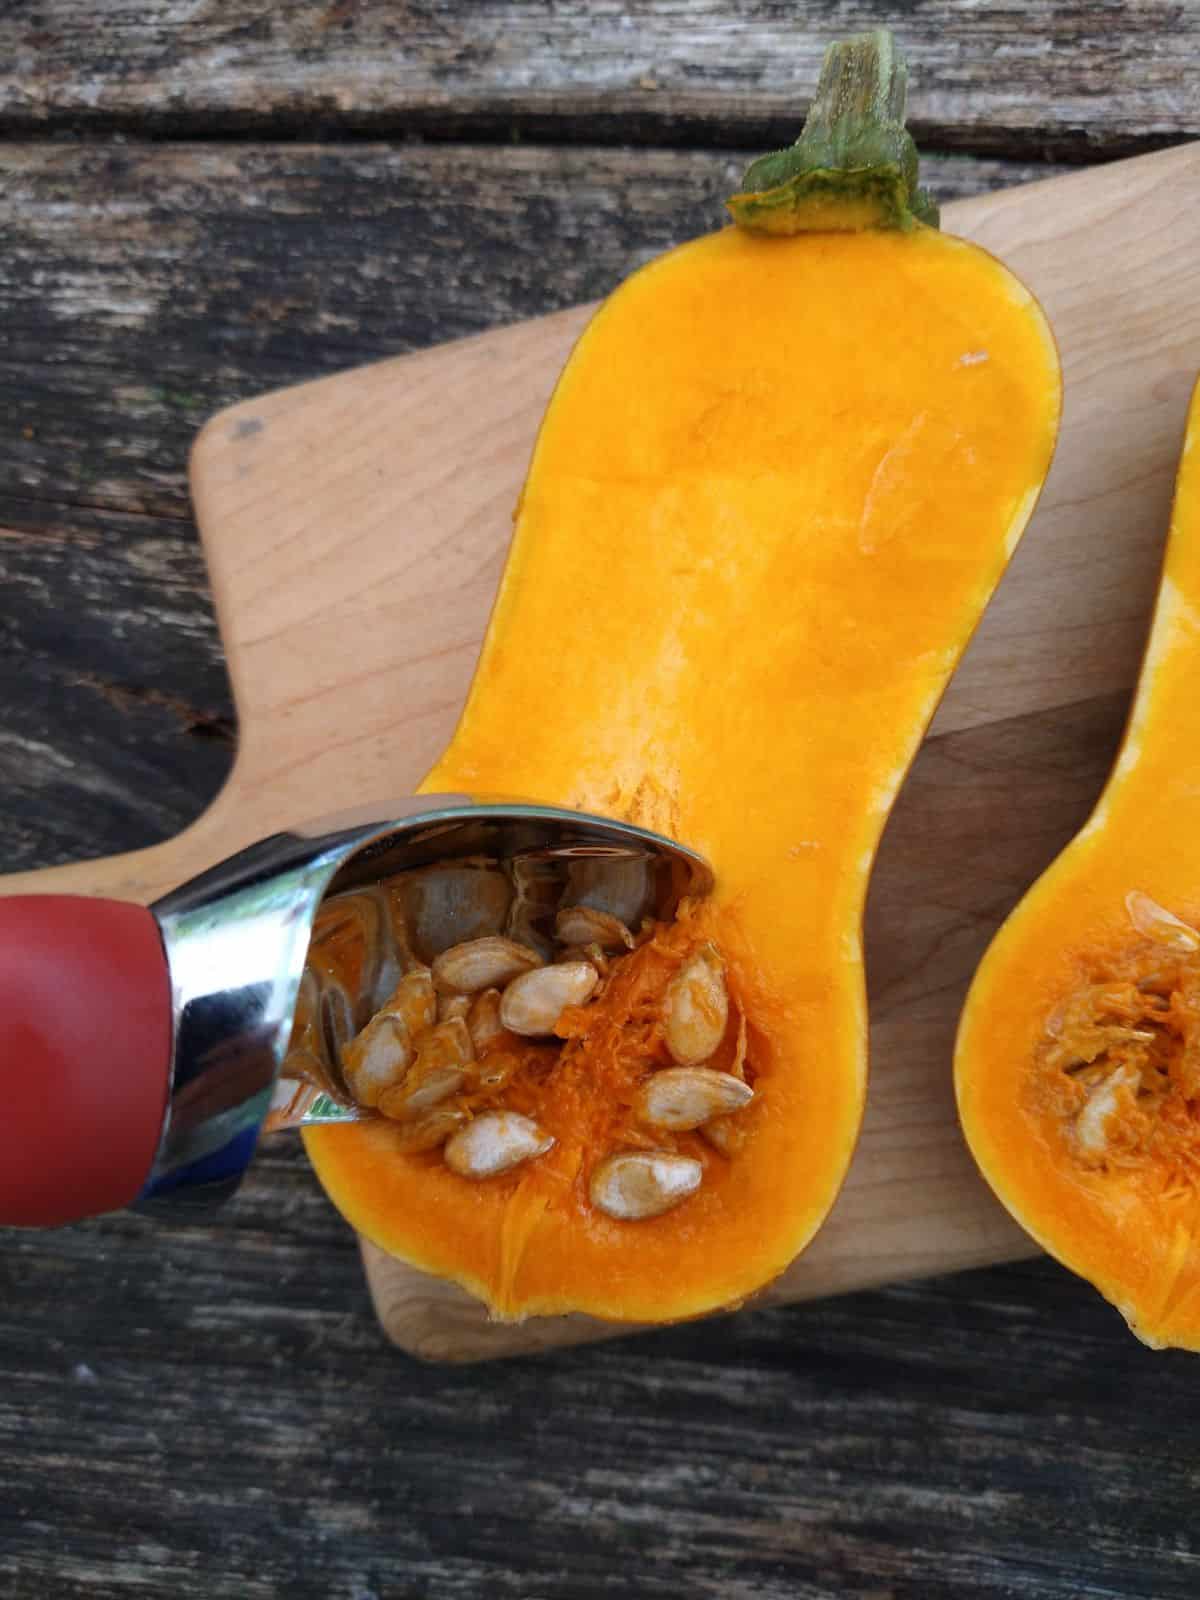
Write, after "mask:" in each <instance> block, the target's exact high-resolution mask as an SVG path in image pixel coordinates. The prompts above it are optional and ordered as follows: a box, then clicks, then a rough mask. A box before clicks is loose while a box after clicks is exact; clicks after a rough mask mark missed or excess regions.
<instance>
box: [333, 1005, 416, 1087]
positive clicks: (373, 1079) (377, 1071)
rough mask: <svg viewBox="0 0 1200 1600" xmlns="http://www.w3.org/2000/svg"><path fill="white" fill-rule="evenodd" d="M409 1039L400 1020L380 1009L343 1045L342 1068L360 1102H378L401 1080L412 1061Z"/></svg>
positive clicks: (401, 1081)
mask: <svg viewBox="0 0 1200 1600" xmlns="http://www.w3.org/2000/svg"><path fill="white" fill-rule="evenodd" d="M412 1059H413V1047H412V1039H411V1037H410V1035H409V1032H408V1029H407V1028H406V1027H405V1025H404V1021H403V1019H402V1018H400V1017H396V1016H392V1015H391V1014H390V1013H389V1012H386V1011H383V1012H380V1014H379V1015H378V1016H377V1017H373V1018H372V1019H371V1021H370V1022H368V1023H367V1025H366V1027H365V1028H364V1029H363V1031H362V1032H361V1033H360V1034H359V1035H358V1037H357V1038H356V1039H353V1040H351V1042H350V1043H349V1044H348V1045H347V1046H346V1049H345V1052H344V1054H343V1056H342V1071H343V1073H344V1074H345V1078H346V1086H347V1088H348V1089H349V1090H350V1093H351V1094H352V1095H353V1097H354V1098H355V1100H357V1101H358V1103H359V1105H360V1106H378V1105H379V1102H380V1100H381V1099H382V1097H383V1096H384V1095H385V1094H386V1093H387V1092H388V1091H389V1090H394V1089H396V1088H398V1087H399V1085H400V1084H402V1083H403V1081H404V1079H405V1077H406V1075H407V1073H408V1069H409V1067H410V1066H411V1065H412Z"/></svg>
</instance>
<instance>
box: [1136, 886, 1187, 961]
mask: <svg viewBox="0 0 1200 1600" xmlns="http://www.w3.org/2000/svg"><path fill="white" fill-rule="evenodd" d="M1125 909H1126V910H1127V911H1128V912H1129V920H1130V921H1131V922H1132V923H1133V925H1134V927H1135V928H1136V929H1137V931H1138V932H1139V933H1144V934H1145V935H1146V937H1147V938H1148V939H1155V940H1157V941H1158V943H1159V944H1165V945H1167V946H1168V948H1169V949H1171V950H1182V951H1184V952H1186V953H1187V954H1188V955H1193V954H1195V952H1196V951H1197V950H1200V933H1197V932H1196V930H1195V928H1191V927H1189V926H1188V924H1187V923H1186V922H1181V921H1180V919H1179V918H1178V917H1177V916H1175V915H1174V913H1173V912H1170V911H1168V910H1167V909H1166V908H1165V907H1164V906H1160V905H1159V904H1158V902H1157V901H1155V900H1151V898H1150V896H1149V895H1148V894H1143V893H1142V892H1141V890H1140V889H1131V890H1130V891H1129V893H1128V894H1127V895H1126V896H1125Z"/></svg>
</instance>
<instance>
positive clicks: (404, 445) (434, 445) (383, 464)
mask: <svg viewBox="0 0 1200 1600" xmlns="http://www.w3.org/2000/svg"><path fill="white" fill-rule="evenodd" d="M1198 189H1200V149H1197V148H1193V147H1188V148H1183V149H1180V150H1176V151H1171V152H1166V153H1163V154H1160V155H1156V156H1149V157H1144V158H1141V159H1140V160H1138V161H1135V162H1127V163H1120V164H1115V165H1112V166H1109V167H1106V168H1102V169H1096V170H1093V171H1090V172H1087V173H1083V174H1080V175H1077V176H1074V175H1073V176H1069V177H1064V178H1059V179H1055V180H1052V181H1051V182H1049V183H1046V184H1042V185H1035V186H1031V187H1026V188H1023V189H1018V190H1013V191H1009V192H1007V193H1004V194H1000V195H996V196H992V197H988V198H986V199H982V200H975V201H969V202H965V203H964V204H962V205H961V206H957V207H951V208H950V210H949V214H948V216H947V218H946V225H947V226H948V227H950V228H951V229H953V230H955V231H959V232H962V233H964V234H967V235H969V236H971V237H973V238H976V239H978V240H980V241H981V242H982V243H984V244H986V245H987V246H988V247H989V248H992V249H994V250H995V251H996V252H997V253H998V254H1000V255H1001V256H1003V257H1004V259H1005V260H1006V261H1008V262H1009V263H1010V264H1011V265H1012V266H1013V267H1014V268H1015V269H1016V270H1017V271H1018V273H1019V274H1020V275H1021V276H1022V277H1023V278H1024V279H1025V281H1026V282H1027V283H1028V284H1029V285H1030V287H1031V288H1033V289H1034V291H1035V292H1036V293H1037V294H1038V295H1039V297H1040V298H1041V300H1042V302H1043V304H1044V305H1045V307H1046V310H1047V312H1048V313H1049V315H1050V317H1051V320H1052V322H1053V324H1054V326H1055V328H1056V331H1057V334H1058V337H1059V340H1060V343H1061V347H1062V352H1063V359H1064V368H1065V378H1066V409H1065V414H1064V421H1063V430H1062V435H1061V441H1060V446H1059V452H1058V456H1057V458H1056V461H1055V465H1054V468H1053V471H1052V475H1051V479H1050V482H1049V485H1048V487H1047V490H1046V493H1045V495H1044V497H1043V502H1042V505H1041V507H1040V509H1039V511H1038V513H1037V515H1036V518H1035V520H1034V522H1033V524H1032V525H1031V527H1030V530H1029V532H1028V534H1027V536H1026V540H1025V542H1024V544H1023V546H1022V548H1021V549H1020V551H1019V552H1018V555H1017V557H1016V559H1015V560H1014V563H1013V567H1012V570H1011V572H1010V574H1009V576H1008V578H1006V580H1005V583H1004V585H1003V587H1002V591H1001V593H1000V594H999V595H998V597H997V600H996V601H995V603H994V604H993V606H992V608H991V609H990V610H989V613H988V615H987V617H986V619H985V621H984V623H983V626H982V627H981V629H980V631H979V633H978V635H977V637H976V639H975V641H974V642H973V644H972V646H971V649H970V651H969V654H968V657H967V659H966V661H965V662H964V664H963V667H962V669H961V670H960V672H959V674H958V675H957V677H956V678H955V680H954V683H953V684H952V686H951V689H950V691H949V693H948V695H947V697H946V700H945V701H944V703H943V705H942V707H941V709H940V711H939V713H938V716H937V719H936V721H935V723H934V726H933V729H932V732H931V736H930V738H929V740H928V741H927V743H926V745H925V747H924V749H923V750H922V752H921V755H920V757H919V758H918V761H917V764H916V766H915V768H914V771H913V774H912V777H911V779H910V781H909V783H908V784H907V786H906V788H905V791H904V794H903V796H902V798H901V802H900V805H899V807H898V808H897V812H896V815H895V817H894V819H893V823H892V825H891V826H890V827H889V830H888V834H887V837H886V839H885V844H884V849H883V852H882V854H881V858H880V862H879V866H878V870H877V873H876V877H875V881H874V884H873V888H872V895H871V905H870V913H869V927H868V935H869V938H868V949H869V971H870V979H871V994H872V1016H873V1027H872V1055H873V1063H874V1065H873V1076H872V1084H871V1093H870V1101H869V1109H868V1115H867V1122H866V1127H865V1130H864V1135H863V1139H862V1142H861V1145H860V1148H859V1151H858V1153H857V1155H856V1157H855V1161H854V1164H853V1167H852V1171H851V1175H850V1179H849V1182H848V1184H847V1186H846V1189H845V1191H844V1193H843V1195H842V1197H841V1199H840V1200H839V1202H838V1204H837V1206H836V1208H835V1210H834V1213H833V1216H832V1218H831V1220H830V1222H829V1223H828V1224H827V1226H826V1228H825V1229H824V1230H823V1231H822V1233H821V1234H820V1235H819V1236H818V1239H817V1240H816V1242H815V1243H814V1245H813V1246H812V1247H811V1248H810V1250H809V1251H808V1252H807V1253H806V1254H805V1256H804V1257H803V1258H801V1260H800V1261H799V1262H798V1263H796V1265H795V1266H794V1267H793V1268H792V1269H791V1270H790V1271H789V1272H788V1273H787V1274H786V1275H785V1277H784V1278H783V1279H781V1280H780V1282H779V1283H778V1284H777V1285H775V1286H774V1287H773V1288H772V1289H771V1291H769V1295H768V1297H767V1298H769V1299H772V1300H776V1301H778V1300H783V1299H795V1298H801V1297H805V1296H813V1295H818V1294H824V1293H830V1292H834V1291H839V1290H845V1289H850V1288H855V1287H861V1286H864V1285H868V1284H876V1283H882V1282H886V1281H890V1280H893V1279H895V1278H898V1277H903V1276H909V1275H911V1276H915V1275H918V1274H925V1273H931V1272H936V1271H940V1270H946V1269H949V1268H953V1267H959V1266H967V1265H973V1264H980V1263H983V1262H987V1261H997V1260H1004V1259H1011V1258H1013V1257H1016V1256H1018V1255H1020V1254H1021V1253H1023V1252H1025V1251H1027V1250H1028V1248H1029V1246H1028V1242H1027V1240H1026V1239H1025V1236H1024V1235H1023V1234H1021V1233H1020V1232H1019V1231H1018V1230H1017V1229H1016V1228H1015V1226H1014V1225H1013V1224H1011V1223H1010V1222H1009V1221H1008V1219H1007V1218H1006V1217H1005V1216H1004V1215H1003V1214H1002V1213H1001V1212H1000V1210H999V1208H998V1207H997V1206H996V1205H995V1203H994V1202H993V1201H992V1200H991V1198H990V1196H989V1195H988V1194H987V1192H986V1191H985V1189H984V1188H983V1186H982V1184H981V1183H980V1182H979V1180H978V1179H977V1177H976V1176H975V1174H974V1171H973V1169H972V1167H971V1164H970V1162H969V1159H968V1157H967V1156H966V1153H965V1150H964V1148H963V1146H962V1143H961V1140H960V1138H959V1134H958V1130H957V1125H956V1122H955V1119H954V1114H953V1106H952V1101H951V1094H950V1084H949V1058H950V1042H951V1037H952V1032H953V1027H954V1021H955V1018H956V1015H957V1010H958V1005H959V1002H960V999H961V994H962V990H963V988H964V986H965V983H966V981H967V978H968V977H969V974H970V971H971V970H972V967H973V965H974V963H975V961H976V960H977V958H978V955H979V954H980V952H981V950H982V948H983V946H984V945H985V943H986V941H987V938H988V936H989V934H990V932H991V930H992V928H993V927H994V926H995V924H996V922H997V921H998V920H999V918H1000V917H1001V916H1002V915H1003V914H1004V912H1005V911H1006V909H1007V908H1008V907H1009V906H1010V905H1011V904H1012V903H1013V901H1014V900H1015V899H1016V898H1017V896H1018V895H1019V894H1020V892H1021V891H1022V890H1023V888H1024V887H1025V886H1026V885H1027V883H1028V882H1029V881H1030V879H1031V878H1032V877H1033V876H1034V875H1035V873H1036V872H1037V871H1038V870H1039V869H1040V867H1041V866H1042V865H1044V864H1045V862H1046V861H1047V860H1048V859H1050V857H1051V856H1052V855H1053V853H1054V852H1055V850H1056V849H1057V848H1058V847H1059V846H1060V845H1061V844H1062V843H1063V842H1064V841H1065V839H1066V838H1067V837H1068V836H1069V834H1070V833H1071V831H1072V830H1073V829H1074V827H1075V826H1076V825H1077V824H1078V822H1079V821H1081V820H1082V818H1083V816H1084V815H1085V814H1086V811H1087V808H1088V806H1089V804H1090V802H1091V800H1092V799H1093V798H1094V795H1095V793H1096V792H1097V790H1098V788H1099V785H1100V783H1101V781H1102V778H1103V774H1104V771H1105V769H1106V766H1107V763H1108V760H1109V759H1110V757H1111V753H1112V750H1113V748H1114V744H1115V740H1116V738H1117V736H1118V733H1119V728H1120V721H1121V717H1122V714H1123V706H1124V701H1125V697H1126V695H1127V693H1128V690H1129V688H1130V686H1131V684H1132V682H1133V678H1134V675H1135V671H1136V665H1137V659H1138V655H1139V651H1140V648H1141V643H1142V640H1143V637H1144V631H1145V626H1146V621H1147V618H1148V614H1149V609H1150V605H1151V601H1152V597H1153V592H1154V587H1155V577H1156V571H1157V566H1158V561H1159V557H1160V553H1161V547H1162V539H1163V534H1164V531H1165V526H1166V517H1167V509H1168V503H1169V496H1170V486H1171V481H1172V477H1173V471H1174V462H1175V456H1176V452H1177V448H1178V443H1179V439H1180V434H1181V428H1182V422H1183V417H1184V410H1185V406H1186V401H1187V396H1188V393H1189V390H1190V387H1191V383H1192V381H1193V378H1194V376H1195V369H1196V367H1197V365H1198V364H1200V293H1198V292H1197V291H1198V289H1200V282H1198V280H1197V272H1196V269H1195V266H1194V262H1195V260H1196V259H1197V252H1196V242H1197V241H1196V239H1195V238H1194V237H1193V235H1194V233H1195V231H1196V227H1197V226H1200V225H1193V224H1192V223H1191V221H1190V220H1189V209H1188V207H1187V205H1186V204H1184V205H1182V206H1181V196H1183V197H1186V196H1189V195H1194V194H1195V193H1196V192H1197V190H1198ZM1193 209H1194V208H1193ZM585 316H586V312H585V311H584V310H579V309H577V310H573V311H567V312H563V313H559V314H558V315H555V316H552V317H547V318H543V319H540V320H537V321H534V322H530V323H526V324H521V325H517V326H515V327H512V328H508V329H504V330H500V331H497V332H493V333H488V334H485V335H481V336H479V337H477V338H474V339H469V340H465V341H462V342H460V343H459V344H457V345H454V346H450V347H446V348H442V349H435V350H430V351H427V352H424V353H422V354H419V355H415V356H409V357H404V358H401V359H399V360H396V361H390V362H383V363H380V364H377V365H375V366H373V367H368V368H365V369H360V370H357V371H352V372H348V373H345V374H342V375H339V376H337V377H333V378H328V379H324V380H322V381H321V382H319V383H316V384H312V385H308V386H304V387H301V388H297V389H292V390H287V391H283V392H278V393H274V394H271V395H267V396H264V397H262V398H260V399H258V400H253V401H248V402H245V403H244V404H242V405H239V406H237V407H234V408H233V409H231V410H228V411H225V412H223V413H222V414H221V415H219V416H218V417H217V418H215V419H214V421H213V422H211V423H210V424H209V425H208V427H207V428H206V429H205V430H204V431H203V433H202V434H201V436H200V439H199V441H198V443H197V446H196V450H195V454H194V457H193V465H192V479H193V489H194V493H195V499H196V507H197V513H198V516H199V519H200V523H201V527H202V530H203V536H204V541H205V549H206V553H207V555H208V559H209V564H210V569H211V573H212V580H213V588H214V593H215V596H216V604H217V610H218V615H219V617H220V619H221V625H222V631H223V636H224V640H225V644H226V649H227V653H228V658H229V665H230V672H231V675H232V679H233V686H234V692H235V696H236V699H237V704H238V710H239V716H240V723H241V729H242V737H241V743H240V747H239V751H238V756H237V761H236V764H235V767H234V771H233V775H232V777H231V779H230V781H229V783H228V785H227V786H226V788H225V790H224V791H223V792H222V793H221V795H220V796H219V797H218V800H217V802H216V804H215V805H214V806H213V808H212V809H211V810H210V811H209V812H208V813H206V814H205V815H204V816H203V817H202V818H201V819H200V820H199V821H198V822H197V823H196V824H195V825H194V826H193V827H192V828H190V829H189V830H188V831H187V832H186V833H184V834H183V835H181V836H180V837H179V838H178V839H176V840H173V841H170V842H168V843H166V844H163V845H159V846H156V847H154V848H152V849H151V850H148V851H142V852H137V853H135V854H132V855H127V856H123V857H119V858H115V859H113V860H111V861H108V862H99V863H97V862H93V863H86V864H83V865H78V866H73V867H66V868H57V869H54V870H51V871H47V872H44V873H39V874H33V875H28V876H18V877H14V878H9V879H6V880H2V882H0V886H2V887H3V889H4V890H5V891H11V890H13V889H16V888H34V889H45V890H63V889H68V888H70V889H81V890H84V891H85V892H93V893H98V892H108V893H117V894H122V895H128V896H133V897H137V898H143V899H148V898H152V897H153V896H154V895H155V894H157V893H159V892H161V890H162V889H164V888H165V887H167V886H168V885H169V884H171V883H173V882H177V881H179V880H180V879H181V878H183V877H185V876H187V875H189V874H190V873H191V872H194V871H196V870H199V869H200V868H201V867H203V866H205V865H208V864H209V863H211V862H212V861H213V860H214V859H216V858H218V857H219V856H223V855H225V854H228V853H229V851H231V850H233V849H235V848H237V847H238V846H239V845H240V844H242V843H245V842H247V841H248V840H250V839H251V838H253V837H257V836H259V835H261V834H263V833H266V832H269V831H272V830H273V829H275V828H277V827H280V826H285V825H286V824H287V823H288V822H290V821H296V820H300V819H302V818H304V817H307V816H311V815H313V814H319V813H320V812H321V811H323V810H328V809H333V808H335V807H336V806H338V805H340V804H344V803H345V802H346V800H347V799H348V798H353V799H354V800H355V801H356V802H371V801H376V800H382V799H384V798H386V797H387V796H388V795H389V794H396V793H399V792H403V791H405V790H406V789H408V788H409V787H410V786H411V784H412V782H413V781H414V780H415V779H416V778H417V777H418V776H419V775H420V773H421V771H422V770H423V769H424V767H425V766H426V765H427V764H428V762H429V760H430V759H431V758H432V756H433V755H434V754H435V753H436V752H437V750H438V749H439V747H440V745H441V743H442V742H443V741H444V739H445V738H446V736H447V734H448V732H449V730H450V728H451V727H452V725H453V721H454V718H455V714H456V711H457V708H458V705H459V704H460V702H461V698H462V694H463V691H464V689H465V686H466V683H467V681H468V678H469V674H470V670H471V666H472V662H473V659H474V653H475V649H476V646H477V643H478V640H479V637H480V634H481V631H482V627H483V625H484V621H485V619H486V614H487V609H488V605H489V602H490V599H491V596H492V593H493V592H494V588H495V584H496V580H497V577H498V575H499V572H500V568H501V564H502V560H503V553H504V548H505V544H506V540H507V535H508V529H509V514H510V511H511V507H512V505H513V502H514V500H515V496H516V493H517V489H518V486H519V483H520V480H521V477H522V475H523V471H524V467H525V463H526V459H527V456H528V451H529V447H530V443H531V440H532V436H533V430H534V428H535V426H536V422H537V419H538V417H539V416H540V414H541V411H542V408H543V405H544V402H545V399H546V396H547V394H548V392H549V389H550V386H551V384H552V382H553V378H554V375H555V373H556V371H557V369H558V367H559V365H560V364H561V361H562V359H563V357H564V355H565V354H566V351H567V350H568V348H569V346H570V343H571V341H572V339H573V338H574V336H575V334H576V333H577V331H578V329H579V327H580V326H581V325H582V322H583V320H584V317H585ZM465 464H469V470H468V469H467V466H466V465H465ZM1101 553H1102V555H1103V559H1102V560H1101V559H1100V558H1099V557H1100V555H1101ZM368 1265H369V1270H370V1275H371V1283H372V1289H373V1292H374V1294H375V1298H376V1303H377V1306H378V1308H379V1310H380V1313H381V1316H382V1318H383V1320H384V1324H385V1326H386V1327H387V1329H388V1331H389V1333H390V1334H391V1335H392V1337H394V1338H396V1339H397V1340H398V1342H400V1343H403V1344H404V1345H405V1346H406V1347H407V1348H410V1349H413V1350H416V1351H418V1352H420V1353H422V1354H426V1355H431V1356H438V1357H445V1358H458V1359H469V1358H472V1357H478V1356H483V1355H488V1354H497V1353H506V1352H508V1351H512V1350H517V1349H530V1348H535V1347H536V1346H538V1345H539V1344H546V1343H554V1342H559V1341H561V1340H564V1339H576V1338H587V1337H595V1336H598V1335H600V1334H602V1333H604V1332H609V1331H612V1330H611V1329H608V1328H605V1327H604V1326H603V1325H600V1324H594V1323H585V1322H583V1321H582V1320H579V1321H578V1322H577V1321H576V1320H575V1319H570V1320H569V1321H568V1322H566V1323H562V1322H553V1323H547V1324H544V1325H538V1324H531V1325H527V1326H526V1327H525V1328H523V1329H517V1330H513V1329H503V1328H494V1327H492V1326H491V1325H489V1324H487V1323H486V1321H485V1320H484V1319H483V1317H482V1315H481V1313H480V1312H479V1310H478V1308H477V1307H475V1306H473V1304H472V1303H471V1302H469V1301H468V1300H467V1299H466V1297H465V1296H463V1295H462V1294H461V1293H460V1292H459V1291H457V1290H455V1289H453V1288H451V1287H449V1286H447V1285H444V1284H440V1283H436V1282H433V1281H431V1280H426V1279H423V1278H420V1277H419V1276H418V1275H416V1274H414V1273H412V1272H411V1271H409V1269H407V1268H404V1267H402V1266H400V1265H399V1264H397V1263H395V1262H391V1261H388V1260H385V1259H383V1258H380V1257H379V1256H378V1254H377V1253H375V1252H370V1253H369V1254H368Z"/></svg>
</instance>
